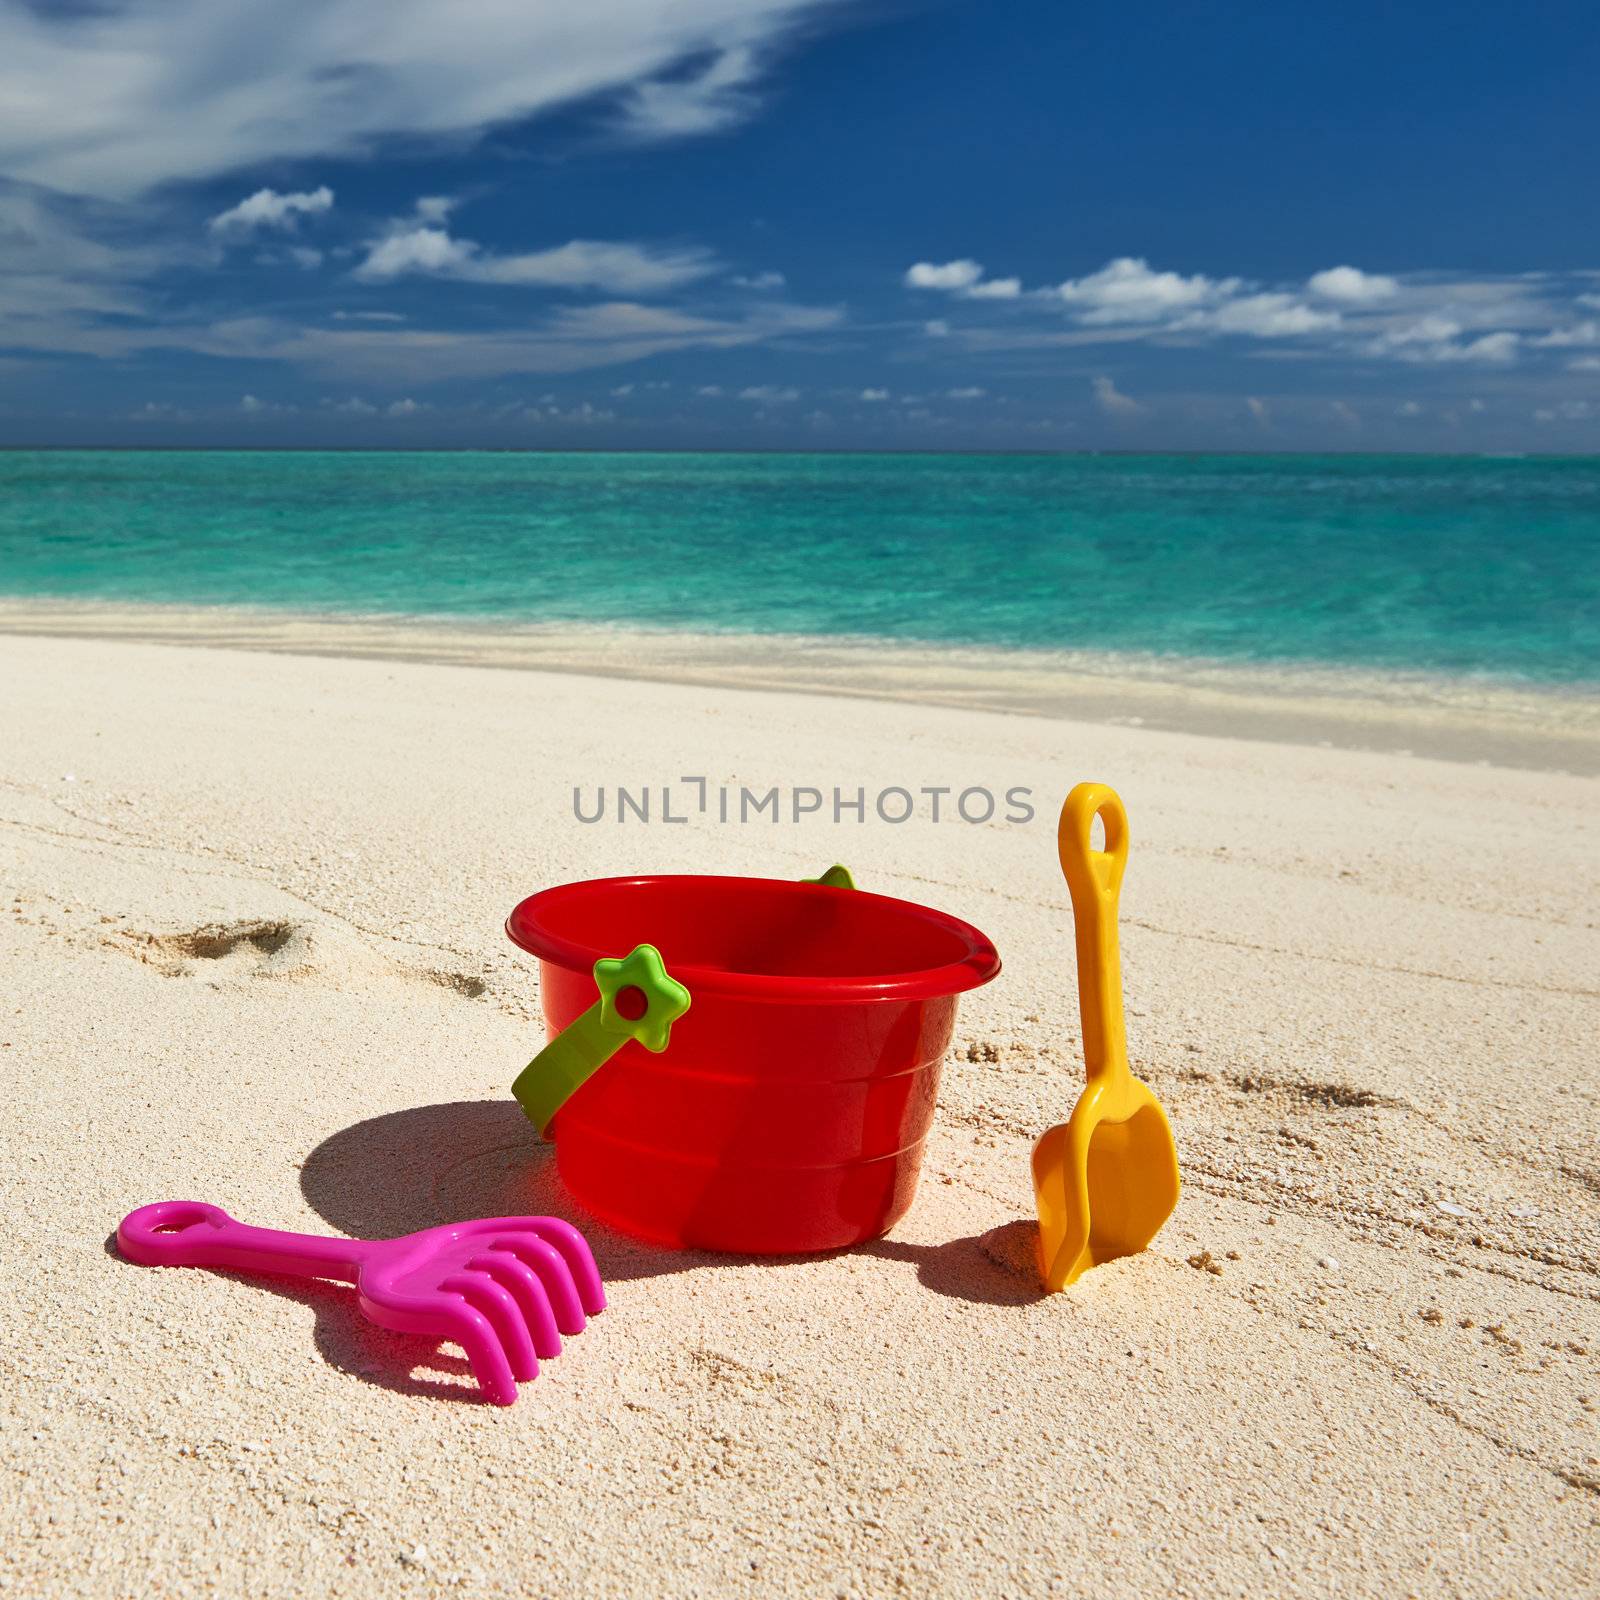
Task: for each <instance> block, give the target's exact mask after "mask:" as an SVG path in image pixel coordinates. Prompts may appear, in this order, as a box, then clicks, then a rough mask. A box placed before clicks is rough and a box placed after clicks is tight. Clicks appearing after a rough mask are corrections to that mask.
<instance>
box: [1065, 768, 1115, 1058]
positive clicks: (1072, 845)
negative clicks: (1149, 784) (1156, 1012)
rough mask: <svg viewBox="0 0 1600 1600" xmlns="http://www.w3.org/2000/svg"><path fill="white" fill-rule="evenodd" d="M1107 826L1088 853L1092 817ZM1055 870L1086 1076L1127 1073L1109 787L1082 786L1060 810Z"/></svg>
mask: <svg viewBox="0 0 1600 1600" xmlns="http://www.w3.org/2000/svg"><path fill="white" fill-rule="evenodd" d="M1096 817H1099V818H1100V819H1101V821H1102V822H1103V824H1104V826H1105V836H1106V840H1105V849H1104V850H1096V849H1095V848H1094V843H1093V840H1094V834H1093V829H1094V819H1095V818H1096ZM1056 845H1057V849H1058V850H1059V852H1060V856H1061V870H1062V872H1063V873H1064V874H1065V876H1066V880H1067V888H1068V889H1069V890H1070V891H1071V893H1072V923H1073V932H1074V936H1075V942H1076V944H1077V950H1078V1013H1079V1016H1080V1018H1081V1020H1082V1023H1083V1061H1084V1067H1085V1069H1086V1072H1087V1076H1088V1079H1089V1081H1090V1082H1091V1083H1093V1082H1094V1081H1095V1080H1096V1079H1100V1078H1103V1079H1106V1080H1108V1081H1113V1082H1114V1081H1118V1080H1121V1079H1124V1078H1126V1077H1127V1076H1128V1036H1127V1031H1126V1028H1125V1027H1124V1024H1123V1017H1122V955H1121V950H1120V947H1119V945H1118V941H1117V906H1118V902H1119V900H1120V897H1121V894H1122V873H1123V869H1124V868H1125V867H1126V866H1127V864H1128V813H1127V812H1126V811H1125V810H1124V809H1123V806H1122V801H1121V799H1120V797H1119V796H1118V794H1117V792H1116V790H1115V789H1112V788H1111V787H1110V786H1109V785H1107V784H1104V783H1080V784H1079V785H1078V786H1077V787H1076V788H1075V789H1074V790H1073V791H1072V793H1071V794H1069V795H1068V796H1067V798H1066V802H1065V803H1064V804H1063V805H1062V807H1061V821H1060V823H1059V825H1058V827H1057V829H1056Z"/></svg>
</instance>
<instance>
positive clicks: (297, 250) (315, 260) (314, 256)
mask: <svg viewBox="0 0 1600 1600" xmlns="http://www.w3.org/2000/svg"><path fill="white" fill-rule="evenodd" d="M289 259H290V260H291V261H292V262H294V264H295V265H296V266H297V267H299V269H300V270H301V271H302V272H315V271H316V270H317V268H318V267H320V266H321V265H322V252H321V251H320V250H313V249H312V248H311V247H310V246H309V245H303V244H296V245H291V246H290V247H289Z"/></svg>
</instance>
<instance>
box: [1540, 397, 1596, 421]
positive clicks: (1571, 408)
mask: <svg viewBox="0 0 1600 1600" xmlns="http://www.w3.org/2000/svg"><path fill="white" fill-rule="evenodd" d="M1593 414H1594V407H1593V406H1592V405H1591V404H1590V403H1589V402H1588V401H1587V400H1562V401H1559V402H1558V403H1557V404H1556V405H1553V406H1542V407H1540V409H1539V410H1537V411H1535V412H1534V414H1533V418H1534V421H1535V422H1586V421H1587V420H1588V419H1589V417H1590V416H1592V415H1593Z"/></svg>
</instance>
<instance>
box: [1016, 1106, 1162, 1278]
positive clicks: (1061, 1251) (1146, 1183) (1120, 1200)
mask: <svg viewBox="0 0 1600 1600" xmlns="http://www.w3.org/2000/svg"><path fill="white" fill-rule="evenodd" d="M1134 1082H1135V1085H1136V1087H1137V1088H1138V1089H1139V1090H1141V1091H1142V1093H1140V1094H1139V1095H1138V1104H1137V1106H1136V1107H1135V1109H1134V1110H1133V1111H1132V1112H1131V1113H1130V1114H1129V1115H1127V1116H1125V1117H1122V1118H1119V1119H1117V1120H1112V1119H1110V1118H1108V1117H1106V1116H1105V1115H1104V1113H1103V1111H1102V1109H1101V1107H1100V1105H1099V1103H1098V1100H1099V1097H1098V1096H1095V1095H1094V1094H1093V1092H1092V1091H1091V1092H1090V1093H1089V1094H1086V1095H1085V1096H1084V1099H1083V1100H1082V1101H1080V1102H1079V1104H1078V1109H1077V1110H1076V1111H1074V1112H1073V1114H1072V1120H1071V1121H1070V1122H1064V1123H1060V1124H1059V1125H1057V1126H1056V1127H1054V1128H1050V1129H1049V1130H1047V1131H1046V1132H1045V1133H1044V1135H1043V1136H1042V1137H1041V1138H1040V1140H1039V1142H1038V1143H1037V1144H1036V1145H1035V1146H1034V1147H1033V1189H1034V1197H1035V1200H1036V1201H1037V1204H1038V1209H1039V1271H1040V1275H1041V1276H1042V1277H1043V1279H1044V1286H1045V1288H1046V1289H1047V1290H1048V1291H1049V1292H1050V1293H1052V1294H1053V1293H1055V1292H1056V1291H1057V1290H1060V1289H1064V1288H1066V1286H1067V1285H1068V1284H1070V1283H1074V1282H1076V1280H1077V1279H1078V1278H1080V1277H1081V1276H1082V1275H1083V1274H1084V1273H1085V1272H1087V1271H1088V1270H1089V1268H1090V1267H1097V1266H1099V1265H1101V1264H1102V1263H1103V1262H1106V1261H1115V1260H1116V1259H1117V1258H1118V1257H1119V1256H1131V1255H1136V1254H1137V1253H1138V1252H1139V1251H1141V1250H1143V1249H1144V1248H1145V1247H1146V1246H1147V1245H1148V1244H1149V1243H1150V1241H1151V1240H1152V1239H1153V1238H1155V1236H1156V1234H1157V1233H1159V1232H1160V1231H1161V1226H1162V1224H1163V1223H1164V1222H1165V1221H1166V1220H1167V1218H1168V1217H1170V1216H1171V1215H1172V1212H1173V1208H1174V1207H1175V1206H1176V1205H1177V1203H1178V1188H1179V1182H1178V1151H1177V1146H1176V1145H1175V1144H1174V1143H1173V1139H1172V1128H1171V1126H1170V1125H1169V1123H1168V1122H1167V1116H1166V1113H1165V1112H1164V1111H1163V1110H1162V1109H1161V1106H1160V1103H1159V1102H1158V1101H1157V1100H1156V1098H1155V1096H1154V1095H1152V1094H1151V1093H1150V1091H1149V1090H1148V1089H1146V1088H1144V1086H1143V1085H1142V1084H1139V1083H1138V1081H1137V1079H1136V1080H1134Z"/></svg>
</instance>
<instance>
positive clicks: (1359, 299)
mask: <svg viewBox="0 0 1600 1600" xmlns="http://www.w3.org/2000/svg"><path fill="white" fill-rule="evenodd" d="M1306 287H1307V288H1308V289H1309V290H1310V291H1311V292H1312V293H1313V294H1320V295H1321V296H1322V297H1323V298H1324V299H1326V300H1342V301H1344V302H1346V303H1347V304H1350V305H1369V304H1371V303H1372V302H1373V301H1376V300H1389V299H1392V298H1393V297H1394V296H1395V295H1396V294H1398V293H1399V291H1400V283H1399V280H1398V279H1396V278H1388V277H1385V276H1384V275H1383V274H1382V273H1381V272H1363V271H1362V270H1361V268H1360V267H1329V268H1328V269H1327V270H1326V271H1324V272H1314V273H1312V274H1311V276H1310V278H1308V279H1307V280H1306Z"/></svg>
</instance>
